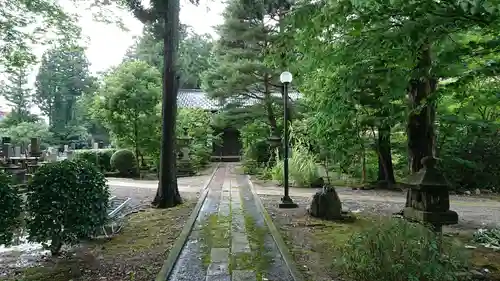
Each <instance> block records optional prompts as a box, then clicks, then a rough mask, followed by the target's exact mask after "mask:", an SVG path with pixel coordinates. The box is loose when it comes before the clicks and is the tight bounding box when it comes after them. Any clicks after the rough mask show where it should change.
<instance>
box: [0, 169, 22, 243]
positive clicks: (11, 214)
mask: <svg viewBox="0 0 500 281" xmlns="http://www.w3.org/2000/svg"><path fill="white" fill-rule="evenodd" d="M21 202H22V200H21V196H20V194H19V193H18V191H17V188H16V187H14V186H12V184H11V177H10V176H9V175H7V174H6V173H4V172H0V245H2V244H4V245H9V244H10V243H11V242H12V238H13V237H14V233H15V232H16V230H17V229H18V228H19V227H20V225H21V219H20V216H21V211H22V209H21Z"/></svg>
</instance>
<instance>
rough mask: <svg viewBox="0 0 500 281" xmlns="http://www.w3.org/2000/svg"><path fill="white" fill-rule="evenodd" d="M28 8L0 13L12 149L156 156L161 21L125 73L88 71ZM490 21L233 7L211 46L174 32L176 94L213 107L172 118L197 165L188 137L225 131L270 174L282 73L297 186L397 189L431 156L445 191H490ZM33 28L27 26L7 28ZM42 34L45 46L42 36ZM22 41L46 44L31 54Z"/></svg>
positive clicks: (339, 6) (358, 6) (496, 134)
mask: <svg viewBox="0 0 500 281" xmlns="http://www.w3.org/2000/svg"><path fill="white" fill-rule="evenodd" d="M35 2H36V3H37V5H28V4H27V3H26V1H22V0H16V1H10V3H8V4H6V5H5V6H0V9H1V11H2V14H3V15H4V17H5V18H6V19H7V20H8V22H9V23H11V24H8V25H2V26H1V27H0V34H2V40H3V43H2V48H0V64H1V69H2V73H3V74H4V77H6V79H5V81H3V82H2V87H1V95H2V96H3V97H4V98H5V99H6V100H7V101H8V102H9V103H10V105H11V107H12V111H11V113H10V114H9V115H8V116H7V117H6V118H5V119H3V120H2V121H1V123H0V134H1V135H9V136H11V137H12V138H13V141H14V142H15V143H19V144H21V143H26V142H28V141H29V139H30V137H35V136H36V137H40V138H42V140H43V142H44V145H45V146H49V145H60V144H67V143H70V142H74V143H76V144H78V146H79V147H85V146H88V145H89V144H90V143H92V141H102V142H104V143H106V144H113V145H115V146H120V147H129V148H133V149H134V151H135V153H136V154H140V155H141V156H146V158H151V159H156V158H157V157H158V155H159V143H160V139H161V138H160V128H161V118H160V107H159V103H160V100H161V73H162V63H163V60H162V55H163V53H162V52H163V39H162V37H161V35H162V33H161V28H160V27H159V25H158V23H154V22H153V23H151V24H147V25H145V26H144V30H143V34H142V36H140V37H139V38H138V39H137V41H136V43H135V44H134V45H133V46H131V47H130V49H129V51H128V52H127V54H126V56H125V57H124V58H123V63H122V64H120V65H117V66H115V67H113V68H112V69H109V70H108V71H107V72H106V73H104V74H102V75H99V76H94V75H91V74H90V73H89V70H88V68H89V62H88V60H87V58H86V56H85V48H86V46H85V45H84V44H81V43H80V40H79V38H80V30H79V28H78V27H77V25H76V21H75V19H74V18H73V17H72V16H70V15H68V14H66V13H64V11H63V10H62V9H61V8H60V7H59V6H57V5H54V4H53V3H52V2H51V1H44V0H38V1H35ZM89 2H90V1H89ZM94 4H97V5H98V6H101V7H102V8H103V7H106V5H107V4H106V3H99V2H97V3H94ZM81 5H83V4H81ZM123 8H124V9H128V8H129V6H127V5H124V7H123ZM499 15H500V9H499V4H498V3H497V2H496V1H479V0H477V1H474V0H470V1H465V0H457V1H444V2H443V1H429V0H415V1H398V0H393V1H384V0H365V1H348V0H338V1H297V2H295V3H294V4H293V5H292V4H289V3H288V2H286V1H280V0H269V1H257V2H255V1H254V2H251V3H250V2H248V1H239V0H231V1H229V2H228V4H227V7H226V10H225V12H224V14H223V16H224V23H223V24H222V25H220V26H219V27H218V28H217V33H218V38H216V39H214V38H212V37H211V36H209V35H206V34H195V33H194V32H193V31H192V30H191V29H190V28H189V27H188V26H184V25H181V28H180V34H181V36H180V48H179V51H180V53H179V60H178V66H179V70H180V72H181V75H180V83H181V84H180V87H181V88H200V89H202V90H204V91H205V92H206V93H207V95H209V96H210V97H211V98H213V99H215V100H217V101H219V102H222V104H224V106H225V110H223V111H221V112H219V113H217V114H208V113H206V112H203V111H200V110H180V111H179V113H178V115H179V118H178V120H177V122H178V129H179V128H182V129H184V128H189V132H188V134H189V135H191V136H196V137H197V140H198V142H197V143H196V144H193V150H194V151H195V152H196V153H197V154H196V155H198V156H199V157H198V158H199V159H198V158H197V159H198V161H203V162H206V158H207V157H209V156H210V151H207V147H206V145H202V144H201V143H202V142H203V141H205V142H206V140H207V135H210V134H211V133H212V131H211V129H210V128H209V127H210V126H204V128H205V129H204V130H202V129H200V126H199V124H211V125H213V126H228V125H230V126H234V127H236V128H238V129H239V130H240V132H241V136H242V142H243V151H242V155H243V164H244V167H245V170H246V172H248V173H257V174H260V175H261V176H263V177H267V178H273V179H275V180H278V181H280V180H281V177H282V173H281V164H280V163H281V162H280V161H275V158H276V157H279V153H277V154H276V153H273V152H274V149H273V148H272V147H271V145H270V144H269V141H268V138H269V137H270V136H271V135H282V134H283V131H282V127H283V126H282V125H283V120H282V119H283V118H282V117H281V116H282V113H283V106H282V97H281V96H280V92H281V85H280V83H279V74H280V73H281V72H282V71H284V70H289V71H291V72H292V73H293V74H294V80H293V82H292V87H293V89H294V90H296V91H299V92H300V98H299V99H294V100H292V101H291V102H292V107H291V109H290V111H291V116H292V119H291V120H290V122H291V124H292V125H291V127H292V130H291V139H292V151H293V153H292V159H291V168H290V169H291V177H292V180H293V181H294V183H295V184H296V185H299V186H311V185H312V184H313V183H314V181H315V180H317V177H318V176H319V175H323V174H326V175H327V176H328V179H329V180H331V181H333V182H334V183H336V184H340V183H344V184H345V183H346V181H347V183H348V184H350V185H355V184H360V183H362V184H370V185H371V186H377V187H386V188H394V187H395V186H396V185H395V183H396V182H397V181H398V180H402V179H404V177H405V176H406V175H408V174H409V173H411V172H416V171H418V170H419V169H420V168H421V167H422V165H421V163H420V160H421V159H422V158H423V157H425V156H428V155H434V156H436V157H438V158H439V159H440V160H441V161H440V168H441V169H442V170H443V171H444V172H445V174H446V175H447V178H448V180H449V181H450V183H451V184H452V185H453V187H455V188H457V189H481V190H491V191H498V188H500V175H499V173H500V172H499V171H500V160H499V159H500V130H499V123H500V111H499V110H500V91H499V90H500V87H499V86H500V81H499V76H498V71H499V63H498V59H499V50H500V47H499V43H500V41H499V38H498V34H499V32H500V26H499V22H500V21H499V19H500V17H499ZM35 19H38V22H39V24H40V25H41V27H40V29H39V30H38V29H37V30H35V31H22V30H20V29H18V28H15V27H16V26H19V25H21V26H26V25H28V24H29V23H30V22H33V21H35ZM47 29H50V30H53V31H54V32H55V34H57V39H56V40H53V39H51V40H48V39H47V40H41V39H40V38H42V37H43V36H41V35H42V34H43V32H45V31H46V30H47ZM30 41H33V42H34V41H37V42H38V43H41V44H47V45H49V46H50V48H49V50H48V51H47V52H46V53H45V54H44V55H43V57H42V58H41V59H37V58H36V57H35V56H33V54H32V51H31V49H30V48H29V42H30ZM45 41H46V42H45ZM38 63H39V64H40V67H39V70H38V74H37V77H36V82H35V85H34V86H31V85H29V84H28V83H27V77H28V75H29V73H31V71H32V70H33V69H34V67H35V65H37V64H38ZM248 100H252V101H254V102H252V103H248V102H245V101H248ZM32 105H36V106H38V107H39V108H40V110H41V112H42V113H43V115H44V116H46V117H47V118H48V124H47V123H46V122H45V121H43V120H42V119H41V118H40V117H39V116H35V115H33V114H32V113H31V112H30V111H29V110H28V108H30V107H31V106H32ZM153 124H154V125H153ZM134 128H135V129H134ZM180 133H181V132H179V134H180ZM151 136H153V137H151ZM153 162H155V161H153ZM318 167H320V168H321V169H318ZM323 170H326V172H327V173H325V172H324V171H323Z"/></svg>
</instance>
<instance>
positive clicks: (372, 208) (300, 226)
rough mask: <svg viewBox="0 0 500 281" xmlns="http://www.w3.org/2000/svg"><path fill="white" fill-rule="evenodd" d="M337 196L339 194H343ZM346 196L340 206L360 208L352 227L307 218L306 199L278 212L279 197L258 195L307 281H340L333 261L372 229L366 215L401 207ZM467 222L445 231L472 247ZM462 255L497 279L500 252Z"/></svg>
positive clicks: (499, 277) (297, 199) (476, 212)
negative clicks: (354, 237)
mask: <svg viewBox="0 0 500 281" xmlns="http://www.w3.org/2000/svg"><path fill="white" fill-rule="evenodd" d="M259 190H261V193H265V192H263V191H262V189H259ZM268 193H269V192H268ZM339 193H341V194H342V191H339ZM348 193H349V192H348V191H347V192H345V193H344V196H342V195H341V198H342V199H343V205H344V206H346V207H347V208H349V209H354V210H356V208H359V209H361V210H360V212H359V213H357V214H356V215H357V217H358V218H360V219H358V220H357V221H356V222H355V223H351V224H349V223H333V222H325V221H322V220H317V219H314V218H311V217H309V216H308V215H307V213H306V206H307V204H308V202H309V198H308V197H293V199H294V200H295V202H296V203H298V204H299V206H300V207H299V208H297V209H289V210H286V209H278V203H279V201H280V196H276V195H265V194H264V195H261V198H262V201H263V204H264V205H265V207H266V209H267V210H268V212H269V214H270V216H271V217H272V219H273V221H274V223H275V224H276V227H277V228H278V229H279V231H280V232H281V234H282V236H283V238H284V240H285V242H286V243H287V244H288V246H289V249H290V251H291V252H292V255H293V257H294V260H295V262H296V263H297V267H298V268H299V270H301V271H302V273H303V274H304V277H305V278H306V280H307V281H331V280H342V278H341V277H340V275H339V269H338V268H336V267H335V266H334V259H335V257H336V256H338V253H339V250H338V249H339V247H342V246H343V245H344V243H345V242H346V241H347V239H349V237H351V235H352V234H354V233H356V232H359V231H361V230H363V229H365V228H367V227H373V226H374V224H373V222H372V221H370V220H369V219H366V218H368V217H369V216H373V215H387V214H390V213H392V212H393V211H397V210H399V208H400V203H398V202H390V201H389V202H385V203H383V202H378V201H375V200H371V201H370V200H368V199H367V198H363V199H360V198H359V197H356V198H355V200H353V199H348V198H349V197H348V196H347V195H348ZM371 199H374V198H373V197H372V198H371ZM457 206H459V205H457ZM467 208H469V209H471V210H473V211H472V213H473V216H479V215H482V216H484V217H486V218H487V220H489V221H491V222H497V223H498V220H499V219H500V218H498V217H496V218H491V216H492V215H491V214H489V213H481V212H483V211H484V212H486V211H485V210H484V209H481V207H480V209H474V208H475V207H471V206H468V207H465V209H464V208H461V211H460V212H461V213H462V215H464V214H465V216H467V215H470V213H468V212H467V211H464V210H466V209H467ZM482 208H484V207H482ZM493 216H494V215H493ZM470 218H471V217H469V219H470ZM466 220H468V219H467V217H466V219H465V220H464V221H462V223H461V225H460V226H459V227H455V228H445V232H446V233H448V234H451V235H453V237H456V238H458V239H460V240H461V241H463V242H464V243H467V245H471V243H469V241H470V238H471V234H472V231H473V229H474V227H471V226H469V225H468V224H467V223H466ZM464 253H467V254H471V261H472V263H473V265H474V267H475V268H487V269H488V270H490V272H492V274H490V276H492V278H493V279H492V280H500V252H495V251H492V250H490V249H485V248H481V247H479V248H477V249H473V250H467V249H465V248H464Z"/></svg>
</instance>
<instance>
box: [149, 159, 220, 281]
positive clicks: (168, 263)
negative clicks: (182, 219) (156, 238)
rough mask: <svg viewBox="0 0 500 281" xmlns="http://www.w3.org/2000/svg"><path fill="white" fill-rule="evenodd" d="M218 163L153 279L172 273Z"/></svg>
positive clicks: (158, 279) (166, 278)
mask: <svg viewBox="0 0 500 281" xmlns="http://www.w3.org/2000/svg"><path fill="white" fill-rule="evenodd" d="M219 166H220V164H217V166H215V168H214V170H213V172H212V175H210V178H208V180H207V181H206V182H205V184H204V186H203V188H202V189H201V192H202V193H201V195H200V198H199V199H198V202H197V203H196V205H195V206H194V209H193V211H192V212H191V215H190V216H189V219H188V220H187V221H186V224H184V227H183V228H182V231H181V234H180V235H179V237H177V239H176V240H175V243H174V246H173V247H172V249H171V250H170V252H169V253H168V256H167V259H166V260H165V262H164V263H163V266H162V268H161V270H160V272H159V273H158V275H157V276H156V279H155V281H167V280H168V278H169V277H170V274H171V273H172V270H173V269H174V266H175V263H176V262H177V259H178V258H179V255H180V254H181V251H182V248H184V245H185V244H186V241H187V240H188V237H189V234H190V233H191V230H192V229H193V225H194V224H195V222H196V218H197V217H198V214H199V212H200V210H201V207H202V206H203V203H204V202H205V199H206V198H207V195H208V192H209V189H208V186H209V185H210V183H211V182H212V180H213V178H214V176H215V173H216V172H217V170H218V169H219Z"/></svg>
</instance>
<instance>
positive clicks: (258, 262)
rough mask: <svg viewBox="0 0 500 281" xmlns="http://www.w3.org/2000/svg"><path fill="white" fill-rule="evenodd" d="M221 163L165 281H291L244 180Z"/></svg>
mask: <svg viewBox="0 0 500 281" xmlns="http://www.w3.org/2000/svg"><path fill="white" fill-rule="evenodd" d="M233 167H234V166H233V165H232V164H224V165H223V166H222V167H221V168H219V170H218V171H217V172H216V174H215V177H214V179H213V180H212V182H211V184H210V185H209V187H208V188H209V189H210V190H209V193H208V195H207V198H206V199H205V202H204V204H203V207H202V208H201V210H200V213H199V215H198V218H197V221H196V223H195V225H194V227H193V229H192V230H191V233H190V235H189V238H188V241H187V243H186V245H185V246H184V248H183V249H182V252H181V254H180V256H179V259H178V260H177V262H176V264H175V266H174V269H173V271H172V274H171V275H170V278H169V279H168V280H170V281H184V280H189V281H257V280H259V281H262V280H269V281H291V280H293V278H292V276H291V273H290V270H289V269H288V267H287V266H286V264H285V262H284V260H283V258H282V256H281V254H280V252H279V250H278V248H277V246H276V243H275V242H274V239H273V237H272V236H271V234H270V232H269V229H268V228H267V225H266V222H265V221H264V218H263V216H262V214H261V213H260V212H259V210H258V208H257V205H256V202H255V200H254V197H253V194H252V191H251V190H250V187H249V184H248V182H247V179H246V178H245V177H244V176H241V175H237V174H235V173H233V172H232V169H233Z"/></svg>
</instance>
